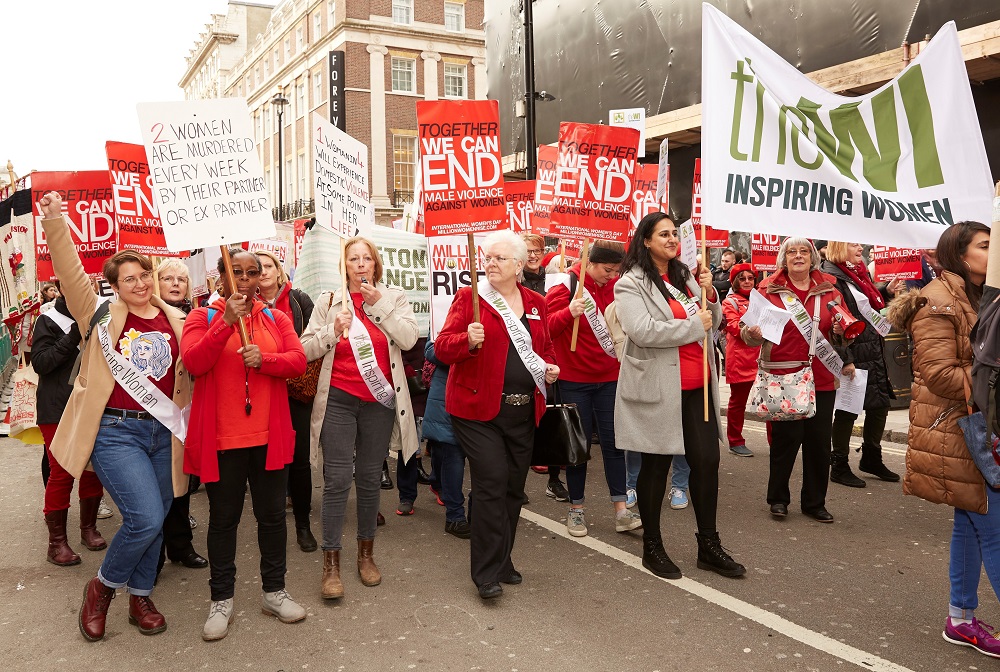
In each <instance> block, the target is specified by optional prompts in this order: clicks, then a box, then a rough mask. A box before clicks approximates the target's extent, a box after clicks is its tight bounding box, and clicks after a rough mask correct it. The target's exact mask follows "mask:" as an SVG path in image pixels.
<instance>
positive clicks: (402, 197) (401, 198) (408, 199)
mask: <svg viewBox="0 0 1000 672" xmlns="http://www.w3.org/2000/svg"><path fill="white" fill-rule="evenodd" d="M409 203H413V192H412V191H406V190H403V189H393V191H392V207H394V208H401V207H403V206H404V205H406V204H409Z"/></svg>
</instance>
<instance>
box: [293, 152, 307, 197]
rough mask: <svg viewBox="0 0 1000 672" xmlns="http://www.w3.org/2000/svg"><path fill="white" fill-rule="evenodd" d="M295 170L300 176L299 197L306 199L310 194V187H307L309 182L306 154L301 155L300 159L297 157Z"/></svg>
mask: <svg viewBox="0 0 1000 672" xmlns="http://www.w3.org/2000/svg"><path fill="white" fill-rule="evenodd" d="M295 170H296V173H295V174H296V175H298V176H299V193H298V196H299V198H301V199H304V198H305V197H306V195H307V194H308V193H309V192H308V188H309V187H308V186H307V182H306V155H305V154H299V155H298V157H296V159H295Z"/></svg>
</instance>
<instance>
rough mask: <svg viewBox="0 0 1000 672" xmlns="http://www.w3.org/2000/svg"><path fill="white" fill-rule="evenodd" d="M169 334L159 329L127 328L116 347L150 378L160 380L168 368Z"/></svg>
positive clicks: (169, 362) (169, 357)
mask: <svg viewBox="0 0 1000 672" xmlns="http://www.w3.org/2000/svg"><path fill="white" fill-rule="evenodd" d="M170 337H171V335H170V334H164V333H163V332H160V331H147V332H140V331H136V330H135V329H129V330H128V331H127V332H125V333H124V334H122V337H121V339H120V340H119V341H118V347H119V348H121V353H122V355H123V356H124V357H125V359H127V360H129V362H131V364H132V366H134V367H135V368H136V369H137V370H138V371H139V372H140V373H142V374H144V375H145V376H146V377H148V378H149V379H151V380H161V379H162V378H163V376H165V375H167V371H169V370H170V364H171V363H172V362H171V356H170V343H169V342H168V341H169V340H170Z"/></svg>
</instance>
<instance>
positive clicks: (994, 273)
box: [986, 182, 1000, 287]
mask: <svg viewBox="0 0 1000 672" xmlns="http://www.w3.org/2000/svg"><path fill="white" fill-rule="evenodd" d="M998 222H1000V182H997V184H996V187H995V188H994V191H993V224H994V225H996V224H997V223H998ZM986 284H987V285H989V286H990V287H1000V245H994V246H992V247H990V256H989V257H988V258H987V260H986Z"/></svg>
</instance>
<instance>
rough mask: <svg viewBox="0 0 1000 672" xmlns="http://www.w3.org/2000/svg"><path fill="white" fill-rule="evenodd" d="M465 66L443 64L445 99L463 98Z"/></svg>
mask: <svg viewBox="0 0 1000 672" xmlns="http://www.w3.org/2000/svg"><path fill="white" fill-rule="evenodd" d="M465 78H466V66H464V65H455V64H454V63H445V64H444V96H445V98H465V88H466V87H465Z"/></svg>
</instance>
